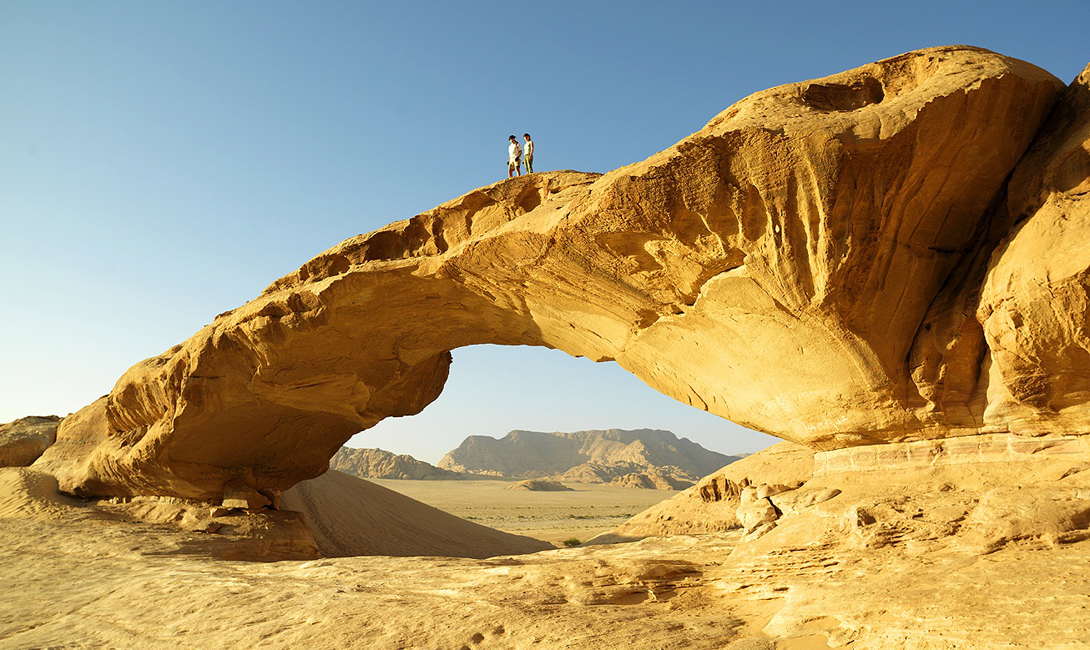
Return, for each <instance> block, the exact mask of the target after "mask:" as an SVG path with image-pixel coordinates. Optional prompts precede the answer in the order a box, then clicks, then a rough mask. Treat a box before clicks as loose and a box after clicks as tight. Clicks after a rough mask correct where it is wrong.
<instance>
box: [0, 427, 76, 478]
mask: <svg viewBox="0 0 1090 650" xmlns="http://www.w3.org/2000/svg"><path fill="white" fill-rule="evenodd" d="M60 422H61V418H60V417H59V416H56V415H47V416H30V417H25V418H19V419H18V420H15V421H14V422H8V423H7V424H0V467H26V466H27V465H30V464H31V463H33V462H34V461H36V460H38V457H39V456H41V455H42V453H44V452H45V450H46V449H48V448H49V447H50V446H51V445H52V444H53V443H54V442H55V441H56V440H57V427H59V426H60Z"/></svg>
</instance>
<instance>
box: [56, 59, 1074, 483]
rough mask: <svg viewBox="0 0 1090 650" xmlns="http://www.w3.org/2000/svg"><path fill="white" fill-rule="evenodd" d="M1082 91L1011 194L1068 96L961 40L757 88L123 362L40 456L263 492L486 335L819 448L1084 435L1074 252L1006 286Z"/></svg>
mask: <svg viewBox="0 0 1090 650" xmlns="http://www.w3.org/2000/svg"><path fill="white" fill-rule="evenodd" d="M1084 85H1085V84H1083V83H1082V82H1080V83H1079V84H1076V86H1075V88H1074V89H1073V90H1071V91H1069V92H1068V93H1067V95H1066V98H1065V100H1064V101H1065V106H1067V107H1069V108H1067V109H1061V110H1060V112H1059V113H1057V115H1058V117H1057V120H1056V121H1054V122H1053V123H1052V124H1051V125H1050V126H1049V127H1048V129H1049V131H1048V132H1047V133H1046V134H1044V135H1043V136H1042V138H1041V139H1040V140H1039V141H1038V143H1037V145H1036V146H1035V148H1034V151H1033V152H1031V153H1030V155H1029V157H1028V158H1027V162H1026V163H1024V167H1023V169H1020V170H1019V172H1017V173H1016V174H1015V178H1014V181H1013V182H1012V184H1011V186H1010V188H1009V191H1007V192H1006V193H1005V192H1004V190H1005V182H1006V179H1007V177H1008V175H1009V174H1010V173H1011V171H1012V170H1013V169H1014V168H1015V165H1016V163H1018V161H1019V159H1020V158H1022V156H1023V153H1024V152H1025V151H1026V149H1027V147H1029V145H1030V144H1031V142H1032V141H1033V139H1034V137H1035V135H1036V134H1037V132H1038V129H1039V127H1040V126H1041V124H1042V123H1043V122H1044V120H1045V118H1046V116H1047V115H1048V114H1049V111H1050V109H1051V108H1052V106H1053V104H1054V103H1055V101H1056V99H1057V97H1058V96H1059V95H1060V93H1061V91H1062V90H1063V84H1062V83H1061V82H1059V81H1058V80H1057V79H1055V78H1054V77H1053V76H1052V75H1050V74H1048V73H1046V72H1044V71H1042V70H1040V69H1039V68H1036V67H1034V66H1032V65H1029V64H1027V63H1024V62H1021V61H1017V60H1014V59H1010V58H1007V57H1003V56H1000V55H997V54H994V53H991V52H988V51H985V50H979V49H975V48H968V47H943V48H932V49H928V50H921V51H918V52H912V53H908V54H905V55H901V56H897V57H894V58H891V59H886V60H884V61H879V62H877V63H874V64H870V65H866V66H863V67H861V68H857V69H855V70H851V71H848V72H844V73H841V74H837V75H833V76H830V77H826V78H823V79H818V80H813V81H808V82H802V83H797V84H789V85H785V86H780V87H777V88H773V89H770V90H767V91H764V92H760V93H757V94H755V95H752V96H751V97H748V98H746V99H744V100H742V101H740V102H738V103H736V104H734V105H733V106H731V107H730V108H728V109H727V110H725V111H724V112H723V113H721V114H720V115H718V116H716V117H715V118H714V119H713V120H712V121H711V122H709V123H708V124H707V126H705V127H704V128H703V129H702V130H700V131H698V132H697V133H694V134H693V135H691V136H690V137H688V138H685V139H684V140H682V141H681V142H679V143H678V144H677V145H675V146H673V147H671V148H669V149H667V150H666V151H663V152H661V153H659V154H657V155H655V156H652V157H651V158H649V159H648V160H646V161H643V162H641V163H637V164H634V165H629V166H627V167H623V168H621V169H618V170H615V171H613V172H610V173H608V174H606V175H604V176H597V175H593V174H580V173H576V172H554V173H547V174H533V175H530V176H525V177H520V178H516V179H512V180H507V181H503V182H501V183H497V184H495V185H492V186H489V187H486V188H482V189H480V190H475V191H473V192H470V193H469V194H466V195H465V196H462V197H460V198H458V199H455V200H454V201H450V202H448V203H445V204H443V205H441V206H439V207H438V208H435V209H434V210H431V211H429V212H426V213H423V214H421V215H418V216H416V217H413V218H412V219H409V220H407V221H402V222H398V223H395V224H392V225H391V226H389V227H387V228H384V229H382V230H379V231H376V232H374V233H371V234H369V235H361V236H358V237H354V238H352V239H349V240H347V241H345V242H344V243H342V244H340V245H339V246H336V247H334V248H333V249H331V250H329V251H327V252H325V253H323V254H321V255H319V256H318V257H316V258H314V259H313V260H311V261H310V262H308V263H307V264H305V265H304V266H303V267H302V268H301V269H299V270H298V271H297V272H295V273H292V274H290V275H288V276H286V277H284V278H281V279H280V280H277V281H276V282H274V283H273V284H272V285H270V286H269V288H268V289H267V290H266V291H265V292H264V293H263V294H262V295H261V296H260V297H258V298H257V299H255V300H253V301H252V302H250V303H248V304H246V305H244V306H242V307H240V308H238V309H235V310H233V311H230V312H227V313H225V314H221V315H220V316H218V317H217V318H216V319H215V321H214V322H213V323H212V324H210V325H208V326H207V327H205V328H204V329H202V330H201V331H200V332H198V333H197V334H196V335H194V336H193V337H192V338H190V339H189V340H188V341H186V342H184V343H182V344H180V345H178V346H176V347H174V348H172V349H170V350H168V351H166V352H165V353H163V354H162V355H160V356H158V357H154V358H151V359H148V360H146V361H144V362H141V363H140V364H137V365H136V366H134V367H133V368H132V369H130V370H129V371H128V372H127V373H126V374H125V375H124V376H123V377H122V378H121V379H120V380H119V381H118V383H117V385H116V386H115V387H114V389H113V390H112V391H111V392H110V394H109V395H108V396H107V397H105V398H103V399H102V400H100V401H98V402H96V403H94V404H92V405H90V406H88V407H87V408H85V409H83V410H82V411H80V412H79V413H77V414H75V415H73V416H71V417H69V418H67V419H66V420H65V422H64V424H63V425H62V427H61V429H60V432H59V434H58V443H57V444H56V445H54V446H53V447H52V448H51V449H50V450H48V451H47V452H46V454H45V455H43V457H42V459H41V460H40V461H39V463H40V464H41V466H42V467H43V468H46V469H48V470H49V471H52V472H55V473H56V474H57V476H58V477H59V478H60V481H61V485H62V488H63V489H65V490H66V491H69V492H73V493H77V494H87V495H93V494H98V495H102V494H135V493H153V494H174V495H178V496H185V497H195V498H217V497H220V496H221V495H222V493H223V490H224V486H225V484H229V483H238V482H241V483H244V484H246V485H249V486H251V487H253V488H254V489H255V490H259V491H262V492H263V493H264V494H266V496H267V497H268V498H269V499H270V501H274V500H275V496H276V495H275V492H276V491H278V490H282V489H285V488H287V487H289V486H291V485H293V484H294V483H296V482H298V481H300V480H303V479H306V478H310V477H313V476H316V475H318V474H320V473H321V472H323V471H324V470H325V469H326V467H327V463H328V459H329V458H330V457H331V456H332V455H333V454H334V453H335V452H336V451H337V449H338V448H339V447H340V445H341V444H343V442H344V441H346V440H347V439H348V438H349V437H350V436H351V435H353V434H354V433H356V432H357V431H359V430H362V429H366V428H368V427H370V426H372V425H374V424H375V423H376V422H378V421H379V420H381V419H383V418H385V417H390V416H403V415H410V414H413V413H416V412H418V411H419V410H421V409H422V408H424V407H425V406H426V405H427V404H428V403H429V402H430V401H432V400H433V399H435V397H436V396H437V395H438V394H439V391H440V390H441V389H442V386H443V383H444V381H445V379H446V375H447V368H448V366H449V363H450V355H449V350H451V349H454V348H457V347H460V346H465V345H473V344H479V343H494V344H506V345H542V346H546V347H551V348H557V349H560V350H563V351H564V352H567V353H569V354H572V355H579V356H586V357H589V358H591V359H594V360H599V361H604V360H610V359H613V360H616V361H617V362H618V363H619V364H620V365H621V366H623V367H624V368H626V369H628V370H629V371H631V372H633V373H634V374H636V375H637V376H638V377H640V378H641V379H643V380H644V381H646V382H647V383H648V384H649V385H651V386H652V387H654V388H656V389H658V390H660V391H662V392H664V393H666V394H668V395H670V396H672V397H675V398H676V399H679V400H681V401H682V402H685V403H688V404H692V405H694V406H695V407H697V408H702V409H706V410H709V411H711V412H713V413H715V414H718V415H721V416H723V417H726V418H729V419H732V420H734V421H736V422H739V423H741V424H744V425H746V426H749V427H751V428H754V429H758V430H761V431H765V432H768V433H772V434H774V435H777V436H780V437H782V438H785V439H788V440H793V441H796V442H800V443H805V444H807V445H809V446H811V447H814V448H821V449H836V448H840V447H848V446H854V445H866V444H875V443H882V442H892V441H908V440H918V439H928V438H942V437H947V436H952V435H969V434H976V433H980V432H982V431H1011V432H1015V433H1020V432H1021V433H1037V432H1039V431H1041V428H1042V426H1046V425H1047V426H1048V427H1050V428H1051V429H1052V430H1055V431H1062V432H1081V431H1085V417H1086V416H1085V414H1086V413H1087V408H1088V407H1087V402H1086V400H1085V392H1084V391H1083V390H1082V386H1083V385H1084V375H1083V372H1084V370H1085V368H1086V363H1085V348H1084V347H1082V346H1081V343H1082V342H1083V341H1084V328H1083V326H1082V325H1083V323H1084V321H1085V314H1086V313H1087V312H1086V309H1085V305H1084V303H1083V302H1081V300H1082V298H1080V293H1079V292H1080V290H1081V288H1082V287H1084V286H1085V285H1084V284H1083V281H1082V278H1084V277H1085V275H1084V274H1083V273H1082V271H1081V270H1080V269H1084V268H1085V266H1084V265H1083V266H1080V265H1079V264H1075V263H1073V262H1071V261H1069V259H1068V258H1069V257H1070V255H1067V254H1065V255H1064V256H1063V259H1060V256H1057V255H1052V256H1050V258H1049V259H1048V260H1044V261H1041V264H1040V266H1035V267H1033V269H1032V270H1028V271H1026V272H1019V273H1015V272H1014V270H1015V269H1016V268H1017V267H1018V263H1017V261H1018V260H1020V259H1022V258H1024V257H1026V256H1033V254H1034V250H1035V249H1036V248H1037V247H1038V246H1037V244H1035V243H1034V242H1036V241H1039V240H1041V239H1042V238H1048V241H1049V243H1046V244H1041V245H1042V246H1046V247H1052V246H1053V245H1054V244H1053V243H1052V239H1053V238H1055V237H1057V236H1059V235H1060V234H1061V233H1066V232H1067V230H1066V229H1067V228H1069V227H1076V226H1075V224H1078V223H1082V220H1083V217H1082V216H1080V215H1085V214H1086V208H1085V205H1084V202H1082V201H1081V197H1082V196H1083V194H1082V191H1083V189H1082V188H1084V187H1085V182H1084V180H1083V179H1084V178H1085V174H1083V176H1081V177H1080V174H1082V173H1083V172H1084V171H1085V164H1084V157H1085V147H1082V145H1081V144H1080V143H1082V142H1085V137H1082V136H1083V135H1084V134H1083V132H1082V131H1081V130H1080V129H1081V128H1082V127H1081V126H1080V125H1082V124H1084V122H1083V121H1081V120H1082V118H1083V117H1084V116H1085V111H1082V110H1081V108H1080V107H1081V106H1082V105H1081V104H1080V101H1081V100H1080V97H1083V94H1082V93H1083V91H1082V90H1080V88H1083V87H1084ZM1065 111H1066V112H1065ZM1064 115H1068V117H1066V118H1065V117H1064ZM1080 137H1081V138H1082V139H1081V140H1080ZM1080 149H1081V150H1082V153H1079V151H1080ZM1030 212H1032V214H1029V213H1030ZM1022 214H1029V217H1028V220H1026V222H1025V224H1024V225H1022V226H1021V228H1020V230H1019V231H1018V232H1017V233H1016V235H1015V240H1011V241H1008V242H1005V243H1003V244H1002V245H1001V246H1000V249H999V251H1000V252H999V253H998V256H997V257H996V258H994V260H993V262H992V266H990V267H989V259H991V257H990V256H991V253H992V248H993V247H994V246H995V245H997V244H998V243H999V242H1000V241H1001V240H1003V238H1004V237H1005V236H1006V235H1007V232H1006V231H1005V230H1004V227H1005V225H1006V224H1009V223H1010V222H1012V221H1016V220H1017V219H1019V218H1020V217H1021V216H1022ZM1050 215H1051V216H1050ZM1050 224H1051V225H1050ZM1023 240H1025V242H1023ZM1072 241H1074V239H1073V238H1067V237H1066V236H1064V239H1063V244H1062V246H1064V247H1065V250H1066V249H1067V248H1076V249H1077V248H1078V245H1077V244H1073V243H1071V242H1072ZM1057 245H1058V244H1057ZM1008 259H1009V260H1010V261H1009V262H1008V261H1007V260H1008ZM1005 269H1011V270H1010V271H1006V270H1005ZM1054 273H1055V275H1053V274H1054ZM985 274H986V275H987V279H986V281H984V280H982V279H981V278H982V277H983V276H984V275H985ZM1045 277H1047V278H1049V282H1048V283H1047V284H1045V285H1042V284H1040V283H1039V282H1038V281H1037V280H1040V279H1042V278H1045ZM1035 278H1036V280H1035ZM981 282H984V285H983V286H982V284H981ZM1049 289H1052V290H1056V289H1059V290H1061V291H1060V295H1061V296H1062V297H1063V298H1062V300H1063V304H1064V308H1063V309H1052V308H1051V307H1050V305H1049V304H1048V303H1047V301H1046V298H1047V295H1049V292H1048V290H1049ZM1012 293H1013V294H1017V298H1016V299H1014V300H1010V299H1009V298H1010V296H1011V294H1012ZM978 297H979V299H978ZM997 301H999V302H997ZM978 303H979V304H978ZM974 321H976V322H974ZM978 323H979V324H978ZM1026 352H1028V353H1030V354H1028V355H1027V354H1024V353H1026Z"/></svg>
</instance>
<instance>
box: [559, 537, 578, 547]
mask: <svg viewBox="0 0 1090 650" xmlns="http://www.w3.org/2000/svg"><path fill="white" fill-rule="evenodd" d="M582 543H583V542H580V541H579V540H578V539H576V538H574V537H569V538H568V539H566V540H564V541H563V542H561V544H563V545H564V546H567V547H568V548H571V547H573V546H579V545H580V544H582Z"/></svg>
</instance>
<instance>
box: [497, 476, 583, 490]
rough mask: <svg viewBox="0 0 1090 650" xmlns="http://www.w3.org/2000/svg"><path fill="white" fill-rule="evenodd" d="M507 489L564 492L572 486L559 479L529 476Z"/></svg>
mask: <svg viewBox="0 0 1090 650" xmlns="http://www.w3.org/2000/svg"><path fill="white" fill-rule="evenodd" d="M504 489H505V490H527V491H529V492H564V491H566V490H571V489H572V488H570V487H568V486H567V485H564V484H563V483H560V482H558V481H549V480H545V479H540V478H528V479H526V480H525V481H519V482H518V483H512V484H511V485H508V486H507V487H506V488H504Z"/></svg>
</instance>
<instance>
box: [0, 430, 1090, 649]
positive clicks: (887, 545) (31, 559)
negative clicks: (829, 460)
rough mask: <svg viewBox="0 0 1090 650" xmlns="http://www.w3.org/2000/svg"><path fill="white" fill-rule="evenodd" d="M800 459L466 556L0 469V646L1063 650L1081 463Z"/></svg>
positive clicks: (1083, 581)
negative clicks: (639, 516)
mask: <svg viewBox="0 0 1090 650" xmlns="http://www.w3.org/2000/svg"><path fill="white" fill-rule="evenodd" d="M807 454H809V452H805V451H804V452H803V453H802V457H801V459H800V456H799V454H798V453H796V452H792V453H790V454H788V456H789V457H790V459H791V462H789V463H786V464H785V462H784V458H785V456H784V451H783V450H782V449H778V450H775V451H774V452H771V453H767V454H761V455H757V456H754V457H751V458H750V459H748V463H747V466H746V467H743V468H742V469H741V470H739V469H738V468H736V469H735V470H734V471H733V473H732V474H731V475H730V476H729V478H725V477H720V478H721V480H720V481H719V485H720V486H726V485H728V484H727V483H726V482H725V481H727V480H730V481H731V482H733V484H735V485H740V484H743V483H746V484H747V485H746V487H744V488H742V489H741V490H740V491H739V493H738V494H735V495H734V496H729V495H727V496H725V497H724V495H723V494H720V497H721V498H719V499H718V500H716V499H714V498H710V495H712V494H713V492H712V491H711V490H707V489H706V490H705V491H704V493H703V494H705V497H707V498H705V497H702V496H701V494H702V492H701V489H702V488H707V487H708V486H709V485H711V481H708V482H705V483H704V484H703V485H698V486H696V487H694V488H692V490H690V491H688V492H686V493H683V494H681V495H679V496H678V497H675V500H674V502H673V505H672V506H669V504H670V502H664V503H663V504H662V506H660V507H659V508H658V509H657V511H656V512H657V514H655V515H654V517H653V518H654V519H656V520H661V521H663V522H666V521H667V520H666V517H663V516H661V515H662V514H663V512H664V510H663V509H664V508H667V507H668V506H669V507H672V508H674V509H675V510H676V511H677V512H678V515H679V516H678V518H677V519H678V523H679V524H681V525H684V518H685V517H687V516H691V513H692V512H694V510H693V508H694V507H698V508H700V509H703V511H704V512H713V511H715V510H721V511H729V512H730V513H731V514H730V516H737V515H739V514H741V515H742V518H745V517H746V514H745V513H746V512H747V508H746V507H742V505H743V504H742V500H743V499H745V497H744V496H743V495H742V492H745V491H746V489H747V488H748V489H752V491H753V493H754V494H753V495H752V496H753V497H756V493H757V492H760V493H762V494H764V493H770V492H771V493H773V495H772V496H771V497H762V498H763V499H769V500H770V501H769V502H770V503H774V502H779V503H780V504H781V507H779V508H777V511H778V512H779V514H778V515H776V516H774V517H773V518H772V519H771V520H770V521H762V522H759V523H757V522H750V524H753V525H751V526H748V527H746V528H739V529H734V530H730V531H728V532H720V533H711V534H696V535H678V534H673V535H671V534H664V535H663V536H660V537H650V538H646V539H638V537H639V536H638V535H633V534H631V532H632V531H631V530H629V531H627V532H628V535H627V539H631V540H636V541H628V542H624V543H617V544H610V545H593V546H585V547H582V548H575V549H564V550H551V551H543V552H537V553H532V554H520V555H506V556H497V557H491V558H487V559H466V558H451V557H445V558H439V557H342V558H322V559H313V560H284V561H278V562H257V561H241V560H230V559H223V552H224V550H225V549H229V548H238V541H237V540H231V539H227V538H224V539H219V538H220V537H221V535H219V534H214V533H213V534H210V533H198V532H186V531H183V530H181V529H179V528H178V527H177V526H176V525H173V524H162V523H160V524H147V523H140V522H138V521H135V519H137V517H136V516H135V513H134V512H133V511H132V510H125V508H126V505H125V504H112V503H108V502H102V503H98V504H95V503H92V502H83V501H79V500H75V499H70V498H66V497H62V496H60V495H58V494H57V493H56V492H55V485H56V484H55V482H54V481H52V480H51V479H50V478H49V477H48V476H44V475H42V474H41V473H39V472H35V471H34V470H29V469H20V468H7V469H3V470H0V558H2V559H0V567H2V569H0V602H3V603H4V605H3V607H0V647H3V648H11V649H28V650H29V649H31V648H240V647H261V648H300V647H315V648H324V647H341V648H367V649H386V648H389V649H394V648H401V649H409V648H414V649H415V648H443V649H445V648H453V649H455V650H458V649H461V648H469V649H474V648H511V649H515V648H517V649H523V648H586V649H591V648H594V649H596V650H597V649H600V648H620V647H626V648H633V649H645V648H646V649H664V648H679V649H680V648H709V649H710V648H716V649H724V648H725V649H734V650H742V649H745V650H791V649H793V650H800V649H814V648H841V647H850V648H876V649H896V648H914V649H935V650H938V649H943V650H945V649H949V648H980V649H989V650H991V649H995V648H1034V649H1039V648H1056V649H1059V648H1065V649H1071V650H1074V649H1075V648H1084V647H1085V643H1086V639H1087V636H1086V635H1087V630H1090V570H1088V568H1087V567H1088V566H1090V541H1088V537H1090V534H1088V531H1087V524H1088V518H1090V464H1087V463H1086V462H1085V461H1084V460H1081V459H1071V458H1064V457H1057V456H1043V457H1039V458H1036V457H1035V458H1031V459H1027V460H1024V461H1022V462H1018V463H1009V462H1008V463H1000V462H991V463H976V464H943V463H939V464H937V465H935V466H932V467H928V468H911V467H909V468H901V469H894V468H886V469H885V470H883V471H880V472H879V471H873V470H854V471H838V472H834V473H827V474H824V475H822V476H813V471H812V468H813V465H812V464H811V465H810V467H809V469H808V468H807V460H806V455H807ZM785 468H786V469H785ZM808 472H809V477H808ZM761 475H766V476H769V477H773V479H774V483H772V484H766V483H762V482H761V479H760V478H759V477H760V476H761ZM787 486H792V487H791V489H788V490H785V491H779V490H783V488H784V487H787ZM831 493H835V494H833V496H828V495H829V494H831ZM815 494H816V495H825V496H826V497H827V498H824V500H822V499H821V498H813V497H811V498H809V499H808V498H805V497H806V495H815ZM777 497H779V499H777ZM753 500H756V499H755V498H754V499H753ZM753 500H751V501H753ZM697 502H698V503H699V504H700V505H699V506H695V505H694V504H695V503H697ZM810 502H812V503H810ZM686 503H688V505H687V506H686V505H685V504H686ZM788 503H792V504H795V505H794V506H791V507H788V506H787V505H786V504H788ZM807 503H809V505H800V504H807ZM746 505H747V507H748V510H752V509H753V508H752V503H751V502H747V504H746ZM129 507H131V506H129ZM648 518H652V517H650V515H649V516H645V519H648ZM421 523H422V524H424V523H425V522H421ZM659 525H660V526H662V525H665V524H661V523H660V524H659ZM739 525H741V524H739ZM747 530H748V531H749V532H746V531H747ZM270 531H271V529H266V530H264V531H251V533H250V534H251V539H256V540H260V539H262V538H263V536H266V537H267V536H269V535H274V533H272V532H270ZM621 532H624V531H623V530H622V531H621ZM660 532H662V533H668V532H669V531H667V530H664V529H663V530H660ZM274 536H275V535H274Z"/></svg>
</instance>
